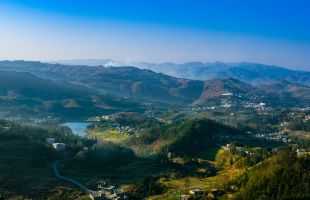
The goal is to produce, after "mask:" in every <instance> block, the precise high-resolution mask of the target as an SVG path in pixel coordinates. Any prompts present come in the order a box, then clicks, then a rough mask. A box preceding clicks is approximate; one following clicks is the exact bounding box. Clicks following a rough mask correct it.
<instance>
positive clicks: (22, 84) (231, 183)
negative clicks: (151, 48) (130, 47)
mask: <svg viewBox="0 0 310 200" xmlns="http://www.w3.org/2000/svg"><path fill="white" fill-rule="evenodd" d="M271 70H272V69H271ZM296 73H297V72H296ZM198 79H199V78H197V80H190V79H185V78H176V77H172V76H169V75H165V74H161V73H156V72H153V71H151V70H146V69H139V68H135V67H126V66H125V67H103V66H71V65H63V64H48V63H41V62H30V61H0V83H1V84H0V95H1V96H0V113H1V121H0V122H1V123H0V159H1V162H0V170H1V172H3V173H2V174H1V176H0V183H1V184H0V198H2V199H18V198H20V199H50V200H54V199H55V200H56V199H81V200H82V199H83V200H84V199H90V196H89V195H94V194H96V195H97V196H100V198H99V197H98V198H99V199H116V198H117V197H119V199H144V198H147V199H154V200H155V199H249V198H252V197H253V196H255V197H257V198H262V199H264V198H265V197H268V198H269V197H270V199H277V197H276V196H275V195H278V196H279V197H281V198H282V197H283V198H284V196H283V195H285V196H286V197H295V196H298V197H300V199H307V198H308V197H309V194H310V192H309V187H308V186H307V184H308V183H309V182H310V181H309V176H308V175H309V174H308V173H309V152H310V149H309V148H310V145H309V144H310V143H309V142H310V140H309V135H310V97H309V94H310V93H309V91H310V88H309V86H307V85H306V84H301V83H300V82H299V81H297V82H288V81H287V80H276V81H274V82H272V83H268V84H262V85H257V84H255V85H254V84H253V85H252V84H250V83H248V82H242V81H240V80H237V79H235V78H231V77H230V78H226V77H225V78H223V79H220V78H215V79H212V80H198ZM288 157H289V159H285V158H288ZM55 168H57V170H55ZM53 170H54V171H53ZM55 171H57V173H56V172H55ZM262 171H266V174H262ZM290 171H294V172H296V173H293V174H292V173H290ZM279 173H284V174H285V177H282V176H280V175H279ZM55 175H56V176H55ZM269 175H270V176H269ZM63 177H66V178H63ZM66 179H70V180H73V181H69V182H68V180H67V181H66ZM298 179H301V180H303V181H301V182H299V181H296V180H298ZM292 181H294V184H293V183H292ZM70 182H71V183H70ZM72 182H79V183H81V184H82V185H83V186H85V187H87V188H88V189H89V190H85V189H81V188H79V187H76V184H72ZM278 184H280V186H281V187H276V186H275V185H278ZM288 185H289V186H291V188H292V189H291V190H288V189H286V188H287V187H288ZM292 185H293V186H292ZM100 188H101V189H100ZM102 188H113V189H102ZM90 190H91V191H95V193H92V192H89V191H90ZM270 190H273V191H274V192H273V193H272V194H271V193H270ZM301 190H302V191H305V192H304V193H300V191H301ZM46 191H48V192H46ZM93 198H94V197H93Z"/></svg>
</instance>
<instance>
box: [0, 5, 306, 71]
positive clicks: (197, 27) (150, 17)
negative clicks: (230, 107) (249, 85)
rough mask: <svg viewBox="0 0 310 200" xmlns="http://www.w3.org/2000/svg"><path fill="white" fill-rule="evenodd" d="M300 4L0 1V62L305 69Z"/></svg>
mask: <svg viewBox="0 0 310 200" xmlns="http://www.w3.org/2000/svg"><path fill="white" fill-rule="evenodd" d="M309 10H310V1H307V0H296V1H293V0H255V1H254V0H242V1H241V0H234V1H232V0H113V1H112V0H101V1H99V0H97V1H96V0H87V1H86V0H84V1H82V0H44V1H42V0H19V1H18V0H1V1H0V31H1V37H0V44H1V45H0V59H26V60H63V59H83V58H85V59H89V58H111V59H116V60H129V61H130V60H132V61H149V62H167V61H171V62H186V61H193V60H196V61H197V60H199V61H211V62H212V61H225V62H239V61H253V62H260V63H266V64H276V65H282V66H286V67H290V68H296V69H306V70H308V69H309V68H310V59H309V57H310V56H309V55H310V53H309V52H310V12H309Z"/></svg>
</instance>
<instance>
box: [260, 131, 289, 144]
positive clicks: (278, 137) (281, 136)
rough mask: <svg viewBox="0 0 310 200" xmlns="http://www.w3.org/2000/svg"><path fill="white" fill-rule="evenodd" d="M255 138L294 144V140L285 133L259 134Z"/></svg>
mask: <svg viewBox="0 0 310 200" xmlns="http://www.w3.org/2000/svg"><path fill="white" fill-rule="evenodd" d="M255 136H256V137H257V138H264V139H267V140H274V141H279V142H285V143H290V142H292V139H290V138H288V136H287V134H286V133H285V131H279V132H271V133H259V134H256V135H255Z"/></svg>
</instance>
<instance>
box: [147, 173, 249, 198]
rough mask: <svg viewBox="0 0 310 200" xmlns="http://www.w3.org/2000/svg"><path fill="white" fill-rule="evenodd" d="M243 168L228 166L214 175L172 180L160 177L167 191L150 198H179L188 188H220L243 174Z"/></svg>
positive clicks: (187, 192)
mask: <svg viewBox="0 0 310 200" xmlns="http://www.w3.org/2000/svg"><path fill="white" fill-rule="evenodd" d="M245 171H246V169H245V168H241V169H238V168H230V169H228V170H225V171H223V172H221V173H219V174H218V175H216V176H212V177H207V178H198V177H186V178H180V179H174V180H167V179H161V183H162V184H163V185H165V186H166V187H167V188H168V191H167V192H166V193H164V194H161V195H155V196H151V197H149V198H148V199H150V200H159V199H179V195H180V194H189V190H190V189H196V188H199V189H202V190H203V191H205V192H207V191H210V190H211V189H214V188H220V187H221V185H223V184H224V183H227V182H228V181H230V180H233V179H235V178H237V177H238V176H240V175H241V174H243V173H244V172H245Z"/></svg>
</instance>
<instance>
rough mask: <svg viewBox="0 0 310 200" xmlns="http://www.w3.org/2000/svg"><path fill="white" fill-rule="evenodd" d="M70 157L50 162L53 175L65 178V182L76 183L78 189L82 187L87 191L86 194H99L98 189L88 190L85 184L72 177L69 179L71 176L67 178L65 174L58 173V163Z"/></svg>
mask: <svg viewBox="0 0 310 200" xmlns="http://www.w3.org/2000/svg"><path fill="white" fill-rule="evenodd" d="M70 159H72V158H68V159H64V160H58V161H55V162H53V163H52V168H53V173H54V175H55V176H56V177H57V178H60V179H62V180H65V181H67V182H70V183H72V184H74V185H76V186H77V187H79V188H80V189H82V190H83V191H85V192H87V193H88V194H92V195H99V192H98V191H94V190H90V189H88V188H87V187H86V186H84V185H83V184H82V183H80V182H78V181H76V180H74V179H71V178H68V177H65V176H62V175H61V174H60V173H59V170H58V165H59V163H61V162H63V161H67V160H70Z"/></svg>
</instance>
